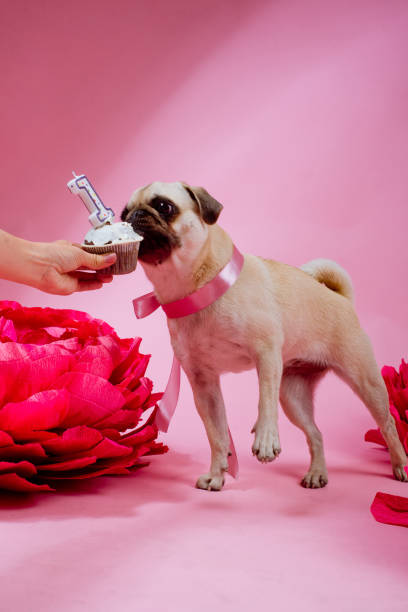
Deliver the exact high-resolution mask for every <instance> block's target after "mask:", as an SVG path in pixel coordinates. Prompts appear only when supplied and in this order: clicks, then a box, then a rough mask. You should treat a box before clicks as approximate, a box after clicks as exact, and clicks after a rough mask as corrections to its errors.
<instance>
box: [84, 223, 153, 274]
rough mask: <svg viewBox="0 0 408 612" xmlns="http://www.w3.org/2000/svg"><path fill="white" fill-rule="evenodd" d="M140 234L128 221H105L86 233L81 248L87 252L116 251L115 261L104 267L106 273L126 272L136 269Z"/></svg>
mask: <svg viewBox="0 0 408 612" xmlns="http://www.w3.org/2000/svg"><path fill="white" fill-rule="evenodd" d="M141 240H143V238H142V236H139V234H136V232H135V231H134V230H133V228H132V226H131V225H130V223H126V222H125V221H121V222H119V223H109V222H108V223H105V225H102V226H101V227H94V228H92V229H90V230H89V232H88V233H87V234H86V236H85V239H84V242H83V244H81V248H82V249H83V250H84V251H87V252H88V253H98V255H99V254H101V253H102V254H103V253H116V262H115V263H114V264H113V265H112V266H109V268H104V272H106V274H128V273H129V272H133V270H135V269H136V264H137V256H138V253H139V244H140V241H141Z"/></svg>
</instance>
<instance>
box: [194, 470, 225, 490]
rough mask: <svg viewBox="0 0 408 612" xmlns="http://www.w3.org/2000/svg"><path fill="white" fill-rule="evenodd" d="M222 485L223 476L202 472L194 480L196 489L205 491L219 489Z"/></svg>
mask: <svg viewBox="0 0 408 612" xmlns="http://www.w3.org/2000/svg"><path fill="white" fill-rule="evenodd" d="M223 485H224V477H223V476H212V475H211V474H202V475H201V476H200V478H199V479H198V480H197V482H196V487H197V489H205V490H206V491H221V489H222V487H223Z"/></svg>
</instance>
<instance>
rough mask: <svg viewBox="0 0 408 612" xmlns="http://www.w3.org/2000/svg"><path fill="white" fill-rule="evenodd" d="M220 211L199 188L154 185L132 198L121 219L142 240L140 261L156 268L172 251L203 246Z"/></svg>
mask: <svg viewBox="0 0 408 612" xmlns="http://www.w3.org/2000/svg"><path fill="white" fill-rule="evenodd" d="M221 210H222V205H221V204H220V203H219V202H217V200H215V199H214V198H213V197H212V196H210V194H209V193H208V192H207V191H206V190H205V189H203V188H202V187H190V186H189V185H187V184H186V183H180V182H179V183H159V182H155V183H151V184H150V185H147V186H146V187H141V188H140V189H137V190H136V191H135V192H134V193H133V194H132V197H131V198H130V200H129V203H128V204H127V205H126V207H125V208H124V210H123V211H122V214H121V219H122V221H127V222H128V223H130V224H131V225H132V227H133V229H134V230H135V232H137V233H138V234H140V235H141V236H143V240H142V242H141V243H140V249H139V259H140V260H141V261H142V262H145V263H148V264H159V263H162V262H163V261H165V260H166V259H167V258H168V257H170V255H171V253H172V251H173V250H174V249H183V248H185V249H189V248H190V247H191V245H192V244H195V245H200V244H202V243H203V242H204V241H205V239H206V237H207V233H208V232H207V225H212V224H214V223H216V221H217V219H218V216H219V214H220V212H221Z"/></svg>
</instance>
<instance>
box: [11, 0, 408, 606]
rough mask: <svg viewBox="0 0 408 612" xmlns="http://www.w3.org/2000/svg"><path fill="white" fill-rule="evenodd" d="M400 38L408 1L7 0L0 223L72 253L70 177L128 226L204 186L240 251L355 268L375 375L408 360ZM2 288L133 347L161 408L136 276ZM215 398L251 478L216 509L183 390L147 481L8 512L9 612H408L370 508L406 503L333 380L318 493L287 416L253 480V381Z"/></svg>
mask: <svg viewBox="0 0 408 612" xmlns="http://www.w3.org/2000/svg"><path fill="white" fill-rule="evenodd" d="M407 31H408V6H407V3H406V2H405V0H393V1H392V2H387V1H386V0H383V1H376V0H367V1H363V0H356V1H354V2H340V1H332V2H326V1H324V0H309V1H308V2H304V1H302V0H297V1H296V0H294V1H286V2H284V1H283V0H282V1H276V2H272V1H266V0H264V1H262V0H251V1H238V0H235V1H233V0H231V1H226V0H224V1H222V2H220V1H218V2H217V1H216V0H205V1H203V2H191V1H190V2H188V1H187V0H185V1H184V0H174V1H172V2H166V0H155V1H152V0H150V1H147V0H142V1H137V2H135V1H131V0H116V1H107V0H99V1H98V2H95V0H94V1H91V0H85V1H83V0H82V1H81V2H78V1H73V2H57V3H56V2H53V1H51V0H40V1H38V2H30V1H29V0H26V1H23V0H14V1H13V2H10V1H9V2H3V3H2V8H1V13H0V47H1V51H0V57H1V59H2V61H3V65H2V74H1V78H2V85H1V94H0V95H1V119H0V121H1V124H2V125H1V130H2V179H1V184H0V192H1V193H0V206H1V210H2V222H1V223H2V227H3V229H5V230H7V231H9V232H11V233H14V234H17V235H19V236H22V237H25V238H27V239H30V240H39V241H41V240H43V241H48V240H54V239H57V238H66V239H68V240H72V241H80V240H81V239H82V237H83V235H84V233H85V232H86V231H87V227H88V225H87V213H86V211H85V208H84V207H83V206H82V204H81V203H80V200H79V199H77V198H74V197H73V196H72V195H70V194H69V192H68V190H67V189H66V187H65V184H66V182H67V181H68V180H69V179H70V177H71V171H72V170H76V172H84V173H86V174H87V175H88V176H89V178H90V179H91V181H92V182H93V183H94V185H95V187H96V189H97V191H98V192H99V194H100V195H101V197H102V199H103V200H104V201H105V203H106V204H109V205H110V206H112V207H113V208H114V209H115V210H116V211H117V212H118V213H119V212H120V210H121V208H122V206H123V205H124V204H125V203H126V201H127V198H128V197H129V195H130V193H131V192H132V190H133V189H135V188H136V187H138V186H140V185H143V184H146V183H148V182H150V181H152V180H163V181H166V180H185V181H187V182H189V183H191V184H193V185H194V184H200V185H203V186H205V187H206V188H207V189H208V190H209V191H210V193H212V194H213V195H214V196H215V197H216V198H218V199H219V200H220V201H221V202H223V203H224V206H225V209H224V211H223V213H222V217H221V219H220V221H221V224H222V225H223V227H224V228H225V229H226V230H227V231H228V232H229V233H230V234H231V235H232V236H233V238H234V240H235V242H236V244H237V245H238V246H239V248H240V249H241V250H242V251H244V252H253V253H256V254H259V255H262V256H267V257H270V258H275V259H278V260H281V261H285V262H286V263H290V264H293V265H300V264H301V263H303V262H305V261H308V260H309V259H312V258H314V257H320V256H323V257H330V258H332V259H335V260H337V261H338V262H339V263H341V264H342V265H343V266H344V267H345V268H346V269H347V270H348V271H349V272H350V274H351V276H352V278H353V281H354V285H355V290H356V305H357V310H358V312H359V315H360V317H361V321H362V323H363V326H364V328H365V329H366V330H367V332H368V333H369V334H370V336H371V338H372V340H373V344H374V347H375V352H376V355H377V358H378V362H379V364H381V365H382V364H384V363H387V364H390V365H397V364H398V363H399V361H400V358H401V357H402V356H404V355H405V356H406V357H407V356H408V355H407V340H408V338H407V330H406V317H407V298H408V285H407V282H406V278H407V264H408V256H407V247H406V244H407V227H408V206H407V202H406V197H407V196H406V193H407V180H406V176H407V172H406V160H407V158H408V127H407V126H408V123H407V119H408V117H407V114H408V113H407V108H408V76H407V70H406V66H407V60H408V57H407V50H408V38H407ZM0 289H1V292H0V297H1V298H3V299H16V300H17V301H20V302H22V303H23V304H24V305H27V306H30V305H38V306H54V307H67V308H70V307H72V308H78V309H83V310H87V311H89V312H90V313H91V314H93V315H94V316H98V317H101V318H104V319H105V320H107V321H108V322H109V323H111V324H112V325H113V326H114V327H115V328H116V330H117V331H118V333H119V334H120V335H122V336H134V335H141V336H142V337H143V343H142V350H144V351H145V352H148V353H152V355H153V356H152V360H151V363H150V366H149V370H148V374H149V375H150V377H151V378H152V379H153V380H154V381H155V383H156V388H157V390H160V389H163V387H164V384H165V381H166V379H167V375H168V371H169V368H170V360H171V350H170V346H169V341H168V336H167V330H166V324H165V320H164V317H163V316H162V314H161V313H159V312H158V313H155V314H154V315H152V316H151V317H150V318H149V319H148V320H145V321H141V322H136V321H135V319H134V317H133V314H132V308H131V299H132V298H133V297H135V296H137V295H139V294H141V293H143V292H145V291H147V290H149V289H150V287H149V284H148V282H147V281H146V279H145V278H144V275H143V271H142V269H141V268H140V269H138V270H137V271H136V273H135V274H133V275H130V276H128V277H123V278H117V279H115V281H114V283H113V284H112V285H111V286H109V287H105V288H104V289H103V290H102V291H100V292H95V293H90V294H77V295H73V296H70V297H57V296H50V295H46V294H42V293H40V292H38V291H36V290H34V289H30V288H28V287H23V286H17V285H14V284H12V283H7V282H4V281H3V282H2V281H0ZM224 389H225V398H226V403H227V407H228V414H229V421H230V426H231V430H232V433H233V436H234V439H235V442H236V446H237V450H238V455H239V458H240V464H241V477H240V479H239V480H238V481H236V482H235V481H232V480H231V479H228V480H227V485H226V488H225V490H224V491H223V493H221V494H206V493H205V492H202V491H197V490H195V489H194V488H193V486H192V485H193V483H194V482H195V479H196V477H197V476H198V475H199V474H200V473H201V472H203V471H205V470H206V468H207V461H208V454H209V453H208V445H207V441H206V438H205V435H204V432H203V429H202V426H201V423H200V421H199V419H198V417H197V415H196V414H195V411H194V407H193V403H192V397H191V393H190V390H189V388H188V386H187V384H186V383H185V381H184V382H183V387H182V395H181V401H180V404H179V407H178V410H177V414H176V417H175V420H174V423H173V424H172V427H171V430H170V432H169V434H168V435H167V436H165V437H164V436H163V439H164V438H165V440H166V442H167V443H168V444H169V445H170V447H171V452H170V453H169V454H168V455H167V456H165V457H158V458H155V460H154V461H153V462H152V465H151V466H150V467H149V468H148V469H146V470H145V471H144V473H143V474H141V473H139V474H136V475H135V476H132V477H129V478H116V479H114V478H103V479H99V480H98V481H95V482H94V483H84V484H82V485H81V489H80V490H81V494H78V489H75V490H74V489H72V490H71V489H69V487H68V488H67V491H66V492H65V493H63V494H60V495H49V496H45V495H43V496H33V497H29V498H25V499H24V498H23V499H21V498H18V497H13V496H4V495H3V496H1V498H0V503H1V505H2V506H3V510H2V514H1V515H0V516H1V518H3V520H4V522H3V527H0V529H1V532H0V538H1V541H2V546H1V549H0V576H3V578H1V577H0V581H1V580H3V581H4V582H3V583H2V585H1V601H2V604H1V605H2V607H3V606H5V609H14V610H18V611H20V610H25V609H27V601H30V605H31V609H38V610H41V611H44V612H45V611H48V610H55V609H58V610H59V612H61V611H64V612H65V611H69V612H71V611H76V610H97V611H98V612H100V611H105V610H112V609H118V610H121V612H123V611H127V610H135V609H136V608H137V609H140V610H143V612H149V611H150V610H152V611H157V610H158V609H159V607H161V606H162V607H165V608H166V609H167V610H170V611H173V610H180V609H186V610H194V611H195V610H207V609H208V608H209V607H212V608H213V609H215V610H218V609H219V610H234V611H237V610H247V609H249V608H256V607H258V606H262V607H265V606H268V607H269V606H271V607H272V606H274V607H275V606H278V607H279V608H280V609H281V610H293V609H295V607H296V608H297V607H299V606H302V608H303V609H306V610H314V611H316V610H318V611H319V610H327V609H328V607H330V609H331V610H339V611H340V610H342V611H343V610H352V609H353V610H355V609H359V610H365V609H370V610H371V611H376V610H378V611H383V610H384V609H387V610H392V611H399V610H403V609H404V610H406V606H407V600H408V597H406V596H405V590H404V580H406V562H407V556H406V554H407V546H406V541H405V540H404V538H406V532H405V531H403V530H402V529H400V528H397V527H388V526H384V525H380V524H378V523H375V522H374V520H373V519H372V517H371V515H370V513H369V506H370V503H371V501H372V498H373V497H374V494H375V492H376V491H377V490H383V491H388V492H392V493H395V494H399V495H408V486H406V487H404V485H402V484H400V483H397V482H395V481H393V480H392V479H390V478H389V475H390V466H389V463H388V460H387V457H386V456H385V454H384V453H382V452H381V451H379V450H377V449H373V448H371V447H370V446H371V445H368V444H367V443H364V441H363V436H364V432H365V431H366V430H367V429H368V428H370V427H372V426H373V422H372V420H371V417H370V416H369V414H368V412H367V411H366V409H365V408H364V406H363V405H362V404H361V403H360V402H359V401H358V400H357V398H355V397H354V396H353V395H352V393H351V391H349V390H348V389H347V388H346V387H345V386H344V385H343V384H342V383H340V382H339V381H337V380H336V379H334V377H328V378H327V380H326V381H325V382H324V383H323V384H322V386H321V389H320V391H319V393H318V397H317V422H318V425H319V426H320V428H321V429H322V432H323V435H324V437H325V441H326V449H327V459H328V466H329V478H330V483H329V486H328V487H327V488H326V489H324V490H322V491H305V490H303V489H301V487H299V486H298V484H297V483H298V481H299V480H300V478H301V476H302V475H303V474H304V472H305V470H306V465H307V461H308V452H307V447H306V443H305V441H304V439H303V435H302V434H301V433H300V432H298V431H297V430H295V429H294V428H293V426H292V425H290V424H288V423H287V421H286V420H285V418H284V417H282V418H281V422H280V426H281V440H282V446H283V453H282V455H281V457H280V458H279V460H278V461H277V462H275V464H271V465H268V466H262V465H260V464H257V462H256V461H255V459H253V458H252V457H251V455H250V446H251V443H252V437H251V435H250V434H249V431H250V428H251V427H252V425H253V422H254V421H255V418H256V403H257V383H256V378H255V376H254V374H253V373H247V374H242V375H240V376H227V377H225V379H224ZM404 563H405V567H404ZM4 602H6V604H7V605H6V604H5V603H4Z"/></svg>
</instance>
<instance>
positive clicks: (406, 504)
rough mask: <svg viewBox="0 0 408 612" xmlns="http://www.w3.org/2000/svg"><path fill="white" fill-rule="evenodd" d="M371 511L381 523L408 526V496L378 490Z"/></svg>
mask: <svg viewBox="0 0 408 612" xmlns="http://www.w3.org/2000/svg"><path fill="white" fill-rule="evenodd" d="M371 513H372V515H373V516H374V518H375V520H376V521H378V522H379V523H386V524H387V525H399V526H401V527H408V497H400V496H398V495H389V494H388V493H382V492H378V493H377V494H376V496H375V498H374V501H373V503H372V504H371Z"/></svg>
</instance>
